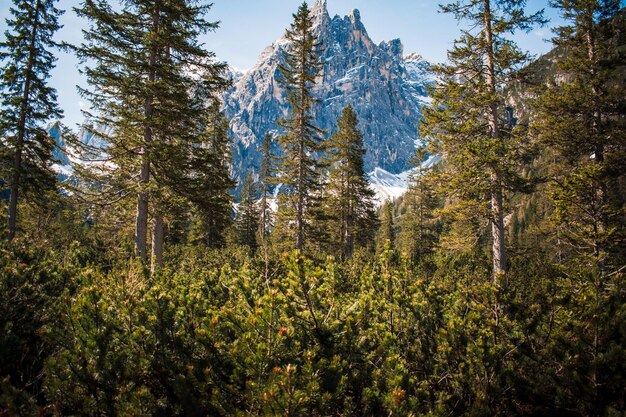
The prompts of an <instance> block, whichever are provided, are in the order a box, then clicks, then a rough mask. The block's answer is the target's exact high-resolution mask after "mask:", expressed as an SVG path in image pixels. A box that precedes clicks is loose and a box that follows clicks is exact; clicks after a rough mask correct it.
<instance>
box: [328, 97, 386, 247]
mask: <svg viewBox="0 0 626 417" xmlns="http://www.w3.org/2000/svg"><path fill="white" fill-rule="evenodd" d="M357 124H358V118H357V114H356V112H355V111H354V110H353V109H352V106H350V105H348V106H346V108H344V109H343V112H342V113H341V116H340V117H339V120H338V121H337V128H338V129H337V133H335V134H334V135H332V136H331V138H330V139H329V140H328V143H327V148H328V155H329V156H328V166H329V172H328V184H327V185H326V191H325V193H324V194H325V198H326V199H327V205H328V210H329V216H330V221H329V222H328V223H329V225H330V230H329V232H330V235H331V236H332V239H333V241H334V244H336V245H337V247H338V249H339V251H340V253H341V254H342V256H343V257H344V258H349V257H351V256H352V253H353V252H354V249H355V247H358V246H361V247H363V246H366V245H367V244H368V243H369V242H372V241H373V239H374V234H375V231H376V228H377V226H378V224H377V223H378V221H377V220H378V219H377V218H376V211H375V210H374V202H373V199H374V191H373V190H372V189H371V188H370V187H369V182H368V180H367V176H366V174H365V169H364V165H363V156H364V155H365V147H364V145H363V135H362V134H361V132H360V131H359V130H358V128H357Z"/></svg>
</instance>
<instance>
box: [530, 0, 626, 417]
mask: <svg viewBox="0 0 626 417" xmlns="http://www.w3.org/2000/svg"><path fill="white" fill-rule="evenodd" d="M553 5H554V6H556V7H558V8H559V9H560V11H561V14H562V16H563V17H564V18H565V21H566V22H567V25H566V26H562V27H558V28H557V29H556V30H555V33H556V37H555V39H554V43H555V44H556V45H557V47H558V48H559V49H558V51H559V53H560V57H559V61H558V62H557V68H558V74H557V77H555V80H554V81H552V82H550V83H549V84H548V86H547V88H545V90H544V91H543V92H542V93H541V94H540V97H539V98H538V100H537V101H536V103H535V104H536V110H537V114H536V115H535V117H534V124H533V128H534V132H535V133H536V134H537V135H538V138H539V140H540V143H541V144H542V145H544V146H546V145H547V146H546V148H547V152H549V155H550V156H552V158H551V163H550V166H549V174H548V175H549V179H550V182H549V195H550V197H551V198H552V201H553V203H554V213H553V216H552V220H553V222H554V223H553V225H554V226H555V229H556V230H555V231H556V236H557V239H555V240H556V242H557V249H558V250H559V252H560V253H561V256H560V259H559V260H558V261H559V263H560V265H559V270H561V271H564V274H562V276H557V279H555V280H554V282H555V283H556V285H558V286H559V289H558V290H557V293H562V294H572V296H571V298H569V299H567V301H566V302H564V301H561V300H555V304H557V307H556V308H555V310H557V311H559V312H560V314H558V315H557V318H556V320H555V321H556V322H557V323H559V322H562V323H563V324H560V325H559V326H558V327H556V328H555V329H554V332H555V336H554V337H553V338H554V339H555V340H556V342H555V343H554V344H553V345H552V346H550V349H548V350H547V352H545V353H544V354H545V355H546V356H547V357H549V358H558V359H555V360H554V364H553V365H552V366H553V368H554V375H555V378H554V380H555V381H556V383H557V386H558V387H559V388H558V391H557V393H558V397H557V401H559V402H561V403H571V404H576V408H577V412H578V413H579V414H580V415H607V414H610V413H611V412H613V410H615V409H616V408H617V409H619V408H621V407H623V405H622V404H623V398H624V395H623V394H624V390H623V377H622V373H620V371H619V370H617V371H613V372H612V371H609V370H613V369H616V368H614V367H615V364H620V363H624V362H625V361H626V355H625V353H624V349H622V348H616V347H617V346H623V345H624V338H625V337H624V332H623V330H622V329H623V318H621V317H623V316H622V314H623V313H622V312H623V306H624V305H626V293H625V292H624V291H623V273H622V272H621V271H623V269H624V263H625V261H626V254H625V251H624V248H625V247H626V233H625V230H624V224H625V220H626V219H625V217H624V213H625V210H624V209H625V207H626V200H625V199H624V195H626V193H625V188H624V185H623V183H624V178H625V176H626V160H625V155H626V140H625V138H626V123H625V120H626V97H625V96H624V66H625V64H626V54H625V53H624V51H623V49H622V48H620V47H617V45H624V32H623V28H624V15H623V11H622V13H618V11H619V2H618V1H612V0H605V1H600V0H598V1H595V0H591V1H580V0H579V1H571V0H568V1H564V0H563V1H554V2H553ZM620 288H621V289H620ZM551 330H552V329H551ZM564 352H567V355H566V356H567V358H568V359H567V360H564V359H561V358H563V357H564V356H565V355H564ZM569 358H571V359H569ZM618 375H619V376H618ZM551 383H553V382H551Z"/></svg>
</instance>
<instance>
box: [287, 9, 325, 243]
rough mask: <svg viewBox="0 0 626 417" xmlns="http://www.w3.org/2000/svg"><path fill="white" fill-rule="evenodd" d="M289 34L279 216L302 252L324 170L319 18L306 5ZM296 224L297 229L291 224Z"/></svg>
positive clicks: (313, 214) (297, 16) (294, 16)
mask: <svg viewBox="0 0 626 417" xmlns="http://www.w3.org/2000/svg"><path fill="white" fill-rule="evenodd" d="M293 18H294V22H293V23H292V24H291V27H290V29H288V30H287V32H286V35H285V37H286V39H287V40H288V41H289V46H288V47H287V50H286V51H285V53H284V56H283V58H284V62H283V63H282V64H281V65H280V66H279V71H280V74H281V79H280V82H281V83H282V85H283V86H284V88H285V89H286V90H287V103H288V104H289V115H288V116H287V117H286V118H284V119H281V120H279V125H280V126H281V127H282V128H283V129H284V131H285V134H283V135H282V136H280V137H279V138H278V140H279V142H280V144H281V145H282V148H283V153H284V156H283V160H282V164H281V169H280V173H281V175H280V179H279V182H280V183H282V192H283V193H284V196H283V198H282V199H281V202H282V204H280V206H279V214H280V216H282V217H283V220H284V221H283V222H282V224H283V225H285V227H286V228H288V229H293V230H292V231H291V230H289V234H291V233H293V239H294V240H295V247H296V249H300V250H301V249H303V248H304V246H305V241H306V239H307V236H309V235H310V232H309V230H310V228H311V225H312V222H313V217H314V216H315V212H316V207H318V205H319V192H320V169H319V161H318V160H317V159H316V154H317V153H318V152H319V151H320V150H321V148H322V139H321V137H320V135H321V134H322V133H323V131H322V130H321V129H320V128H318V127H317V126H315V124H314V119H315V115H314V112H313V106H314V104H315V99H314V98H313V91H312V90H313V86H314V85H315V79H316V77H317V75H318V74H319V73H320V71H321V70H322V67H323V64H322V62H321V60H320V44H319V41H318V38H317V36H316V35H315V33H314V32H313V16H312V15H311V11H310V10H309V7H308V5H307V4H306V2H304V3H302V5H301V6H300V7H299V8H298V11H297V13H296V14H294V15H293ZM288 219H291V220H293V227H292V226H291V223H292V222H291V221H290V220H288Z"/></svg>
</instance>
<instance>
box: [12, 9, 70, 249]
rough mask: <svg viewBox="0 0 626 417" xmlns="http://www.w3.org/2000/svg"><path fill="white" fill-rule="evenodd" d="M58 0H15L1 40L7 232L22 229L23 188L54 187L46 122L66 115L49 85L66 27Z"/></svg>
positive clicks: (39, 192) (38, 189) (52, 145)
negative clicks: (55, 51) (57, 36)
mask: <svg viewBox="0 0 626 417" xmlns="http://www.w3.org/2000/svg"><path fill="white" fill-rule="evenodd" d="M55 3H56V2H55V1H54V0H30V1H27V0H14V7H11V9H10V11H11V15H12V18H10V19H7V20H6V25H7V27H8V28H9V30H8V31H6V32H5V37H6V39H5V41H4V42H2V43H0V63H1V64H2V66H1V67H0V68H1V69H0V92H1V93H2V101H1V102H0V110H1V112H0V140H1V141H2V142H3V146H2V147H1V148H0V167H1V169H2V171H3V172H2V176H1V178H2V181H3V182H4V183H5V184H8V186H9V189H10V197H9V213H8V222H7V223H8V234H7V238H8V240H9V241H11V240H12V239H13V238H14V237H15V233H16V230H17V217H18V199H19V195H20V193H22V192H28V191H31V190H34V191H35V193H34V195H33V196H36V195H41V191H42V190H45V189H51V188H53V187H54V181H55V177H54V173H53V172H52V169H51V165H52V159H53V158H52V150H53V147H54V140H53V139H52V138H51V137H50V135H49V134H48V132H46V130H45V123H46V122H47V121H49V120H50V119H53V118H58V117H61V110H60V109H59V107H58V106H57V103H56V100H57V97H56V91H55V90H54V89H53V88H51V87H50V86H48V85H47V81H48V78H49V77H50V71H51V70H52V69H53V68H54V62H55V60H56V58H55V57H54V56H53V54H52V52H51V50H52V49H53V48H56V47H57V46H58V45H57V43H56V42H55V41H54V40H53V36H54V34H55V32H56V31H57V30H58V29H59V28H60V27H61V26H60V25H59V22H58V19H59V16H60V15H61V14H62V12H61V11H60V10H59V9H56V8H55V7H54V5H55Z"/></svg>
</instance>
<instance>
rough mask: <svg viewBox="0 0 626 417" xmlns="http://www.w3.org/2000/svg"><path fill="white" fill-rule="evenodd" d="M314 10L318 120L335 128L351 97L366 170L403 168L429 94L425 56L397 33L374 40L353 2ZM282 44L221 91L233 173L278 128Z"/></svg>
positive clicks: (250, 161)
mask: <svg viewBox="0 0 626 417" xmlns="http://www.w3.org/2000/svg"><path fill="white" fill-rule="evenodd" d="M311 10H312V13H313V16H314V25H315V28H314V30H315V31H316V33H317V34H318V36H319V37H320V40H321V42H322V45H323V54H322V58H323V60H324V62H325V65H324V69H323V71H322V73H321V74H320V78H319V82H318V85H317V86H316V87H315V90H314V93H315V95H316V98H317V99H318V100H319V102H318V105H317V108H316V109H315V110H316V114H317V117H316V119H317V123H318V125H319V126H320V127H322V128H323V129H325V130H327V131H328V132H329V134H330V133H332V132H333V130H334V128H335V122H336V120H337V117H338V116H339V115H340V113H341V111H342V109H343V108H344V107H345V106H346V105H348V104H351V105H352V107H353V108H354V109H355V111H356V112H357V114H358V116H359V128H360V130H361V131H362V133H363V136H364V138H365V146H366V148H367V154H366V156H365V166H366V169H367V170H368V171H372V170H374V168H376V167H380V168H382V169H384V170H386V171H389V172H391V173H399V172H402V171H405V170H406V169H408V168H409V160H410V159H411V157H412V156H413V153H414V149H415V143H416V141H418V140H419V136H418V131H417V124H418V123H419V119H420V117H421V109H422V106H423V104H424V103H426V102H427V101H428V97H427V91H426V88H427V86H428V85H429V84H430V83H432V81H433V79H432V77H431V76H430V75H429V74H428V72H427V68H428V63H427V62H426V61H424V60H423V59H421V57H420V56H419V55H417V54H409V55H407V56H406V57H404V47H403V45H402V42H401V41H400V40H399V39H393V40H390V41H383V42H380V43H379V44H378V45H377V44H376V43H374V42H373V41H372V39H371V38H370V37H369V35H368V33H367V30H366V28H365V26H364V25H363V23H362V21H361V14H360V12H359V11H358V10H356V9H355V10H353V11H352V12H350V13H349V14H348V15H346V16H343V17H341V16H339V15H336V16H334V17H332V18H331V17H330V15H329V13H328V9H327V4H326V1H324V0H316V1H315V3H313V6H312V9H311ZM287 46H288V42H287V40H286V38H285V37H284V36H282V37H281V38H279V39H278V40H276V41H275V42H273V43H272V44H271V45H270V46H268V47H267V48H265V50H263V52H262V53H261V54H260V55H259V57H258V59H257V62H256V64H255V66H254V67H253V68H251V69H250V70H248V71H247V72H245V73H237V74H234V76H233V80H234V82H235V84H234V86H233V87H232V88H231V89H230V90H229V91H228V92H227V93H226V95H225V96H224V102H225V112H226V115H227V116H228V117H229V119H230V120H231V133H232V137H233V157H234V158H233V162H234V167H233V172H234V174H235V176H236V177H238V178H240V177H243V176H244V175H245V173H246V172H247V171H248V170H249V169H253V170H255V171H256V170H258V167H259V165H260V152H259V150H260V145H261V143H262V139H263V137H264V136H265V134H266V133H267V132H270V133H272V134H274V135H275V136H277V135H279V134H280V132H279V130H278V127H277V125H276V120H277V119H279V118H281V117H283V116H284V115H285V114H286V113H287V109H288V107H287V104H286V102H285V92H284V91H283V88H282V87H281V86H280V84H279V83H278V81H277V75H278V69H277V67H278V64H279V63H280V61H281V59H282V55H283V52H284V50H285V48H286V47H287Z"/></svg>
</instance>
